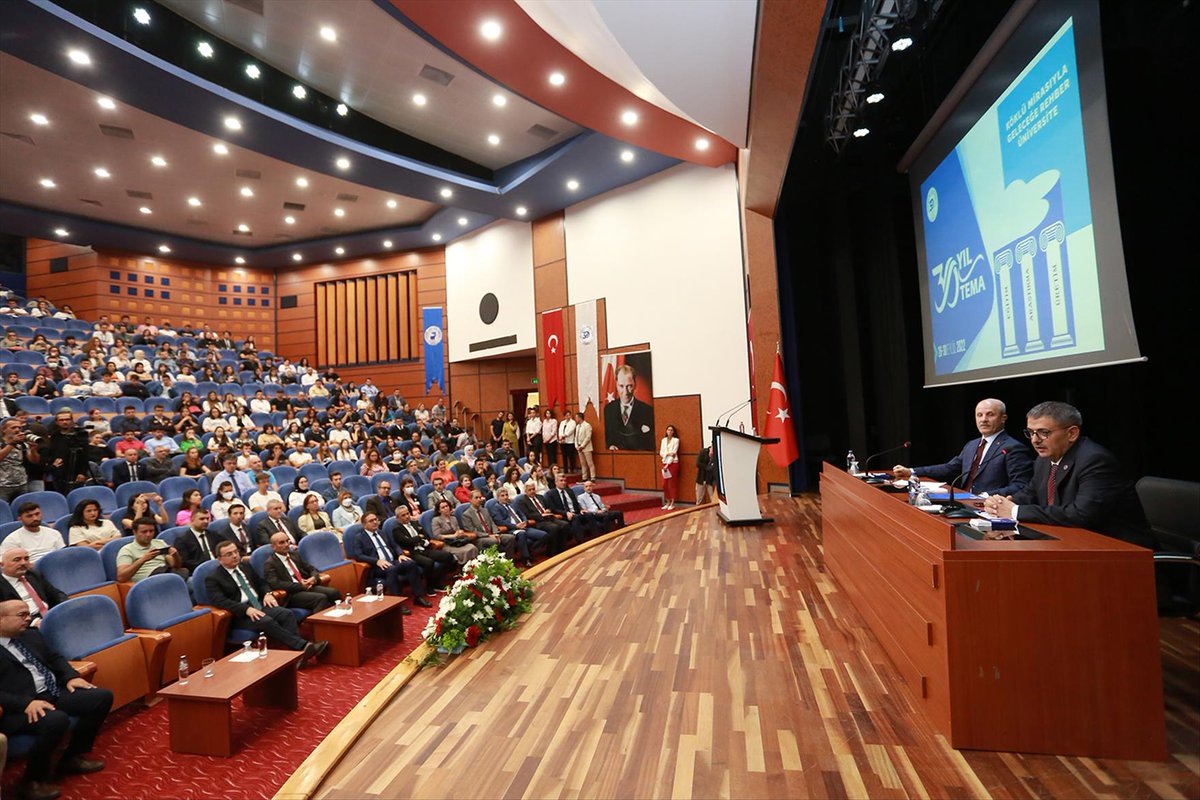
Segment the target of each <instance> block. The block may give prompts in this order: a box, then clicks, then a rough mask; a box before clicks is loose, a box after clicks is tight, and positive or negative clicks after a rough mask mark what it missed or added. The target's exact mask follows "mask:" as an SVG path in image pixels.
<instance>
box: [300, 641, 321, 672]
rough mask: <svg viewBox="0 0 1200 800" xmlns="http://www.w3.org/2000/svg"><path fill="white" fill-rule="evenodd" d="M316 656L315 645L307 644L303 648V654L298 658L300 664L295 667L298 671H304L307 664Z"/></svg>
mask: <svg viewBox="0 0 1200 800" xmlns="http://www.w3.org/2000/svg"><path fill="white" fill-rule="evenodd" d="M316 655H317V643H316V642H309V643H308V644H306V645H305V646H304V654H303V655H302V656H300V663H299V664H298V665H297V667H298V668H299V669H304V668H305V667H307V666H308V662H309V661H311V660H312V659H313V658H314V657H315V656H316Z"/></svg>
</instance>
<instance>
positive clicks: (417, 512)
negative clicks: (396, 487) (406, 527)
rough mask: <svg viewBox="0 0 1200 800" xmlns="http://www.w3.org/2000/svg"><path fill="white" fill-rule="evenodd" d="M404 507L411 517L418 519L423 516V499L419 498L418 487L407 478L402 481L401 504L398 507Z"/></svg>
mask: <svg viewBox="0 0 1200 800" xmlns="http://www.w3.org/2000/svg"><path fill="white" fill-rule="evenodd" d="M400 506H404V507H405V508H407V509H408V513H409V515H410V516H411V517H412V518H413V519H416V518H418V517H420V516H421V511H422V510H423V509H422V508H421V499H420V498H419V497H417V487H416V486H415V485H414V484H413V482H412V481H410V480H409V479H408V478H407V477H404V478H401V479H400V502H399V503H397V504H396V507H397V508H399V507H400Z"/></svg>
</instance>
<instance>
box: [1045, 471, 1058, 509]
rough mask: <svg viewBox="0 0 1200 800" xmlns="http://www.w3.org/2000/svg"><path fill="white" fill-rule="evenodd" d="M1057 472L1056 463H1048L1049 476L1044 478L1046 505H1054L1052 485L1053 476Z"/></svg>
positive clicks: (1053, 482)
mask: <svg viewBox="0 0 1200 800" xmlns="http://www.w3.org/2000/svg"><path fill="white" fill-rule="evenodd" d="M1057 473H1058V464H1051V465H1050V477H1049V478H1047V479H1046V505H1048V506H1052V505H1054V486H1055V477H1056V475H1057Z"/></svg>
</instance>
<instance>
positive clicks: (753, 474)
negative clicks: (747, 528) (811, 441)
mask: <svg viewBox="0 0 1200 800" xmlns="http://www.w3.org/2000/svg"><path fill="white" fill-rule="evenodd" d="M709 430H711V431H712V443H713V458H715V459H716V460H717V499H718V500H720V501H721V510H720V511H719V512H718V516H719V517H720V518H721V521H722V522H724V523H725V524H726V525H762V524H763V523H765V522H774V520H773V519H772V518H771V517H764V516H763V514H762V509H761V508H759V506H758V451H759V450H760V449H761V448H762V446H763V445H764V444H775V443H776V442H778V441H779V440H778V439H764V438H762V437H761V436H754V435H752V434H749V433H744V432H742V431H735V430H734V429H733V428H726V427H723V426H717V425H711V426H709Z"/></svg>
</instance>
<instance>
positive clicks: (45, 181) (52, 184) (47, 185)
mask: <svg viewBox="0 0 1200 800" xmlns="http://www.w3.org/2000/svg"><path fill="white" fill-rule="evenodd" d="M38 183H40V184H41V185H42V186H43V187H45V188H47V189H53V188H54V187H56V186H58V184H57V183H55V182H54V181H53V180H51V179H50V178H42V179H41V180H40V181H38Z"/></svg>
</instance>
